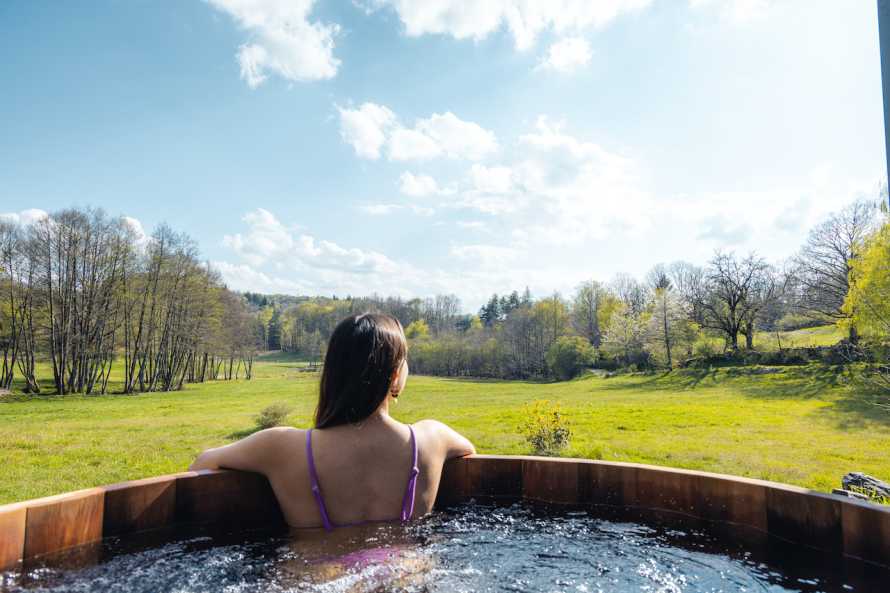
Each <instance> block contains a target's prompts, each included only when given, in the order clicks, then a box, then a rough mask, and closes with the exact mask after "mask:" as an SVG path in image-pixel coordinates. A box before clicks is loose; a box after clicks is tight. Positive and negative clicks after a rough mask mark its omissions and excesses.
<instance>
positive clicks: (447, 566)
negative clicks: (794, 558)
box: [0, 505, 860, 593]
mask: <svg viewBox="0 0 890 593" xmlns="http://www.w3.org/2000/svg"><path fill="white" fill-rule="evenodd" d="M108 546H110V547H109V548H108V549H106V550H105V554H104V555H103V556H104V557H105V558H107V559H106V560H105V561H104V562H103V563H102V564H100V565H98V566H93V567H87V568H83V569H81V570H63V569H46V568H39V567H37V568H33V569H30V570H29V571H28V572H26V573H25V574H19V575H13V576H10V575H2V576H0V590H3V591H6V590H9V591H18V590H28V591H40V592H47V593H61V592H63V591H64V592H68V591H75V592H79V591H84V592H88V591H109V592H110V593H117V592H121V593H123V592H130V591H132V592H134V593H140V592H146V593H147V592H152V593H153V592H155V591H177V592H180V593H203V592H210V591H214V592H216V591H225V592H227V593H259V592H261V591H263V592H265V591H270V592H288V591H295V592H301V591H302V592H336V593H339V592H341V591H342V592H346V591H349V592H353V591H355V592H362V591H369V592H370V591H404V592H421V591H423V592H433V593H434V592H438V591H442V592H446V591H447V592H451V591H457V592H459V591H467V592H474V593H476V592H478V593H487V592H492V593H493V592H503V591H563V592H577V593H606V592H608V593H718V592H724V593H729V592H733V593H735V592H739V591H752V592H753V591H769V592H770V593H783V592H787V591H795V592H804V593H815V592H817V591H818V592H824V593H840V592H842V591H843V592H844V593H846V592H847V591H852V592H858V591H860V589H858V588H853V587H849V586H843V585H844V583H843V581H842V580H838V579H836V581H837V582H835V581H831V582H829V581H830V579H829V580H826V579H825V578H822V577H821V576H819V575H816V574H810V573H807V572H794V571H792V570H788V571H784V570H783V571H780V570H778V569H777V568H776V567H775V566H773V565H771V564H767V563H764V562H762V561H760V560H757V559H756V556H755V555H753V554H751V553H748V552H747V551H746V552H743V553H735V554H734V553H731V552H729V551H728V549H727V548H724V547H721V546H720V545H719V542H717V541H716V540H714V539H713V538H710V537H709V536H707V535H706V534H704V533H701V532H698V531H695V530H677V529H673V530H671V529H660V528H658V527H657V526H652V525H649V526H647V525H641V524H638V523H631V522H624V521H614V520H611V521H610V520H605V519H602V518H597V517H594V516H592V515H591V514H590V513H588V512H571V513H565V514H561V515H559V514H555V515H548V514H544V513H542V512H540V511H537V510H535V509H532V508H528V507H524V506H521V505H514V506H511V507H506V508H494V507H482V506H478V505H466V506H463V507H460V508H457V509H454V510H452V511H449V512H445V513H436V514H434V515H432V516H430V517H428V518H426V519H424V520H421V521H418V522H415V523H413V524H411V525H410V526H408V527H402V526H393V525H385V526H378V527H366V528H362V529H356V530H338V531H336V532H334V534H333V535H325V536H323V537H309V536H305V535H301V534H296V535H290V534H275V533H266V532H253V533H248V534H244V533H240V534H227V535H225V536H220V535H218V534H205V533H189V534H179V535H178V536H177V537H173V538H171V539H168V540H167V543H165V544H162V545H143V546H142V547H140V546H139V545H137V544H135V543H134V542H127V541H123V540H122V541H119V542H108Z"/></svg>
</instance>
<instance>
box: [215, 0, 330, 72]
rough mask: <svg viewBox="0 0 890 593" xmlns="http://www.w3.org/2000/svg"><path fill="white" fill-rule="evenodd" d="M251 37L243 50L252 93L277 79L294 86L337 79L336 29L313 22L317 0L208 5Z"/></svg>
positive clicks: (233, 0)
mask: <svg viewBox="0 0 890 593" xmlns="http://www.w3.org/2000/svg"><path fill="white" fill-rule="evenodd" d="M207 1H208V2H209V3H210V4H211V5H212V6H214V7H215V8H217V9H218V10H221V11H223V12H225V13H227V14H228V15H229V16H231V17H232V18H233V19H234V20H235V22H236V23H238V25H239V26H240V27H241V28H242V29H244V30H245V31H247V32H248V33H249V34H250V37H251V39H250V41H249V42H247V43H245V44H243V45H242V46H241V47H240V48H239V50H238V63H239V65H240V66H241V78H243V79H244V80H245V81H246V82H247V84H248V85H249V86H250V87H251V88H256V87H258V86H259V85H261V84H262V83H263V82H265V81H266V79H267V78H268V77H269V74H276V75H278V76H280V77H281V78H283V79H285V80H289V81H312V80H324V79H328V78H333V77H334V76H336V74H337V69H338V68H339V66H340V60H338V59H337V58H335V57H334V37H335V36H336V35H337V33H338V32H339V30H340V27H339V26H338V25H336V24H325V23H320V22H312V21H310V20H309V14H310V13H311V12H312V7H313V5H314V4H315V0H207Z"/></svg>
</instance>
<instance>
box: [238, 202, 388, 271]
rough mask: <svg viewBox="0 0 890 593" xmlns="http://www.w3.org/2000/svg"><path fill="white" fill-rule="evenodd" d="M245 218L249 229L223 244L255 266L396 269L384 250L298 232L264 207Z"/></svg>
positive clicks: (340, 269) (368, 269)
mask: <svg viewBox="0 0 890 593" xmlns="http://www.w3.org/2000/svg"><path fill="white" fill-rule="evenodd" d="M241 220H242V221H243V222H244V223H246V224H247V226H248V230H247V232H246V233H244V234H242V233H236V234H234V235H226V236H225V237H223V244H224V245H225V246H227V247H229V248H230V249H232V251H234V252H235V253H237V254H238V255H239V256H241V257H242V258H243V259H244V260H245V261H246V262H247V263H249V264H251V265H254V266H261V265H264V264H266V263H269V262H270V261H272V260H273V259H274V260H275V262H276V263H278V264H283V265H285V266H289V267H291V268H292V269H300V268H305V267H311V268H323V269H331V270H337V271H344V272H349V273H353V274H366V273H385V272H390V271H392V270H393V269H394V268H395V263H394V262H393V261H392V260H390V259H389V258H388V257H386V256H385V255H383V254H381V253H377V252H375V251H365V250H362V249H358V248H354V247H352V248H346V247H342V246H340V245H338V244H336V243H334V242H332V241H325V240H320V239H316V238H315V237H313V236H312V235H308V234H297V233H296V232H295V230H294V229H292V228H288V227H286V226H285V225H284V224H282V223H281V221H279V220H278V219H277V218H276V217H275V215H274V214H272V213H271V212H269V211H268V210H265V209H263V208H257V209H256V210H253V211H251V212H248V213H247V214H245V215H244V216H243V217H242V219H241Z"/></svg>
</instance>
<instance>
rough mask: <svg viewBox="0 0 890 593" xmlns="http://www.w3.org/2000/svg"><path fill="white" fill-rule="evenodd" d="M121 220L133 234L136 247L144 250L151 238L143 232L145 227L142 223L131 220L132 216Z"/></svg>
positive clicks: (137, 220)
mask: <svg viewBox="0 0 890 593" xmlns="http://www.w3.org/2000/svg"><path fill="white" fill-rule="evenodd" d="M123 220H124V224H126V225H127V226H128V227H129V228H130V230H131V231H132V232H133V238H134V239H135V241H136V246H137V247H139V248H145V247H146V246H147V245H148V244H149V242H151V237H150V236H149V235H148V233H146V232H145V227H143V226H142V222H141V221H140V220H139V219H138V218H133V217H132V216H124V217H123Z"/></svg>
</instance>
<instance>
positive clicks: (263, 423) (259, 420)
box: [254, 402, 291, 430]
mask: <svg viewBox="0 0 890 593" xmlns="http://www.w3.org/2000/svg"><path fill="white" fill-rule="evenodd" d="M290 412H291V407H290V406H289V405H287V404H286V403H284V402H277V403H274V404H272V405H270V406H266V407H265V408H263V410H262V411H261V412H260V413H259V414H258V415H257V416H256V418H254V421H255V422H256V425H257V426H258V427H259V429H260V430H264V429H266V428H272V427H273V426H279V425H280V424H281V423H282V422H284V419H285V418H287V415H288V414H290Z"/></svg>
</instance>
